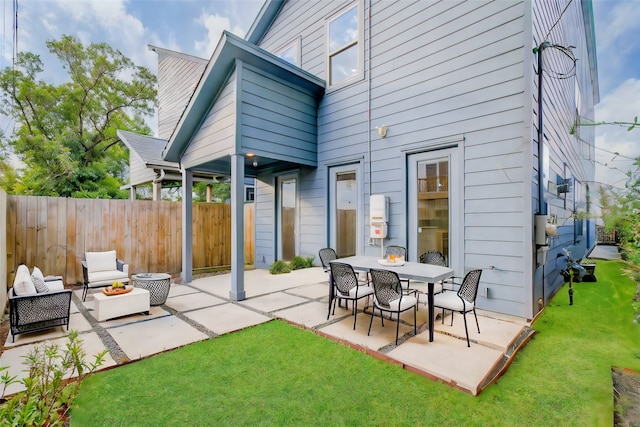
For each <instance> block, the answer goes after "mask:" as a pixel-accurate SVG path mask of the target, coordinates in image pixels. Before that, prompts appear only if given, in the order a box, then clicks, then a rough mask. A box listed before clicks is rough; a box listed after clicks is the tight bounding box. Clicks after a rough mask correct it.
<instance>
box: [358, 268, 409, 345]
mask: <svg viewBox="0 0 640 427" xmlns="http://www.w3.org/2000/svg"><path fill="white" fill-rule="evenodd" d="M369 272H370V274H371V281H372V282H373V292H374V294H373V310H372V311H371V320H370V321H369V332H367V335H370V334H371V325H372V324H373V315H374V314H375V312H376V309H378V310H380V319H381V321H382V326H384V316H383V313H382V312H383V311H386V312H387V313H390V314H393V313H395V314H396V316H397V319H396V345H398V333H399V331H400V313H402V312H404V311H407V310H410V309H412V308H413V333H414V334H416V332H417V329H416V320H417V319H416V312H417V311H418V310H417V309H418V299H417V298H416V297H414V296H411V295H406V294H405V293H404V289H403V288H402V284H401V283H400V277H398V273H396V272H395V271H390V270H377V269H371V270H370V271H369Z"/></svg>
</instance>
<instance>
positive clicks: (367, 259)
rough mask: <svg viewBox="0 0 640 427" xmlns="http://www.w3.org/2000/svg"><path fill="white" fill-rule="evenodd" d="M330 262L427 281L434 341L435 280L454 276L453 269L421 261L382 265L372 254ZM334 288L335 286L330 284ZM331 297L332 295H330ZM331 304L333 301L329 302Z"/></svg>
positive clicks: (431, 340)
mask: <svg viewBox="0 0 640 427" xmlns="http://www.w3.org/2000/svg"><path fill="white" fill-rule="evenodd" d="M330 262H342V263H345V264H349V265H351V267H353V269H354V270H359V271H367V272H368V271H369V270H371V269H372V268H374V269H380V270H391V271H395V272H396V273H398V276H399V277H400V278H401V279H413V280H418V281H421V282H427V289H428V293H427V301H428V302H427V304H428V307H429V342H433V322H434V312H433V311H434V308H433V288H434V284H435V282H439V281H441V280H444V279H447V278H449V277H451V276H453V273H454V272H453V270H452V269H450V268H448V267H442V266H439V265H432V264H423V263H420V262H405V263H404V264H403V265H399V264H398V265H394V266H391V265H388V264H385V265H382V264H380V263H379V262H378V258H377V257H371V256H351V257H345V258H338V259H336V260H333V261H330ZM330 288H331V289H333V286H330ZM330 298H331V296H330ZM329 304H331V302H329Z"/></svg>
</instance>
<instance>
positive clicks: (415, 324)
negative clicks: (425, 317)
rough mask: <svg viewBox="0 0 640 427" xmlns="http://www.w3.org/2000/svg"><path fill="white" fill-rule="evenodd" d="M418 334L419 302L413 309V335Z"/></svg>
mask: <svg viewBox="0 0 640 427" xmlns="http://www.w3.org/2000/svg"><path fill="white" fill-rule="evenodd" d="M417 334H418V303H416V306H415V307H414V310H413V335H414V336H415V335H417Z"/></svg>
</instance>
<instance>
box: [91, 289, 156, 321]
mask: <svg viewBox="0 0 640 427" xmlns="http://www.w3.org/2000/svg"><path fill="white" fill-rule="evenodd" d="M93 311H94V315H95V317H96V319H98V322H102V321H103V320H107V319H113V318H114V317H120V316H126V315H128V314H135V313H147V314H149V291H147V290H146V289H137V288H133V290H132V291H131V292H129V293H126V294H120V295H105V294H103V293H102V292H99V293H96V294H95V295H94V297H93Z"/></svg>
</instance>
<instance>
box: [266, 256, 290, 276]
mask: <svg viewBox="0 0 640 427" xmlns="http://www.w3.org/2000/svg"><path fill="white" fill-rule="evenodd" d="M269 273H271V274H283V273H291V266H290V265H289V264H288V263H286V262H285V261H283V260H281V259H279V260H278V261H276V262H274V263H273V264H271V267H270V268H269Z"/></svg>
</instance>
